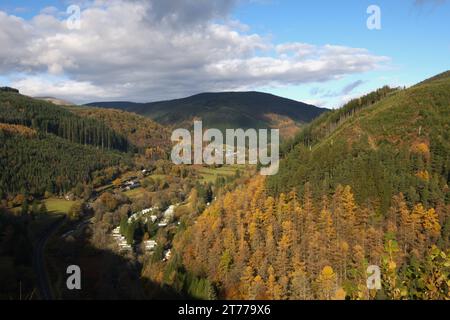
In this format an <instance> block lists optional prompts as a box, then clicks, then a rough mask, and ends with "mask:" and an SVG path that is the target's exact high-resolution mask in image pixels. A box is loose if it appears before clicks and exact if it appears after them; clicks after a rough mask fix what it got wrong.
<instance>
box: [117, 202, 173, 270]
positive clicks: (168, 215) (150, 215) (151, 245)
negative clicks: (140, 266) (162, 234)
mask: <svg viewBox="0 0 450 320" xmlns="http://www.w3.org/2000/svg"><path fill="white" fill-rule="evenodd" d="M175 208H176V205H171V206H169V207H168V208H167V209H166V210H165V211H163V213H162V214H158V213H157V211H158V210H159V208H158V207H152V208H146V209H143V210H141V211H139V212H136V213H134V214H132V215H131V216H130V217H129V218H128V221H127V223H128V224H131V223H133V222H138V221H140V222H142V223H144V224H147V223H152V224H155V223H156V226H157V227H158V228H165V227H167V226H169V224H171V223H172V222H173V218H174V211H175ZM111 236H112V238H113V239H114V240H115V242H116V244H117V246H118V250H119V252H120V253H123V254H124V253H131V252H138V251H139V246H140V248H141V249H142V250H143V251H144V252H143V253H144V254H145V253H149V254H152V253H153V252H154V250H155V249H156V247H157V245H158V243H157V242H156V241H155V240H153V239H146V240H143V241H142V243H136V242H135V241H133V243H131V244H130V243H129V241H127V239H126V237H125V235H123V234H121V232H120V226H118V227H116V228H115V229H113V230H112V232H111ZM170 256H171V248H164V252H163V261H167V260H169V259H170Z"/></svg>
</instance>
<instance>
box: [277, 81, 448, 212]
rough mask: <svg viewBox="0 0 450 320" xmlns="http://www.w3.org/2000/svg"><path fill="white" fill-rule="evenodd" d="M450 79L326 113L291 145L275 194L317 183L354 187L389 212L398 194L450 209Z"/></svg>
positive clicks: (384, 92)
mask: <svg viewBox="0 0 450 320" xmlns="http://www.w3.org/2000/svg"><path fill="white" fill-rule="evenodd" d="M449 129H450V73H449V72H446V73H442V74H440V75H437V76H435V77H433V78H431V79H428V80H425V81H423V82H421V83H420V84H418V85H415V86H413V87H411V88H409V89H405V90H403V89H392V88H389V87H384V88H382V89H380V90H377V91H375V92H373V93H371V94H368V95H366V96H364V97H361V98H359V99H355V100H353V101H351V102H349V103H348V104H347V105H346V106H344V107H343V108H342V109H340V110H334V111H332V112H330V113H327V114H324V115H322V116H321V117H319V118H318V119H316V120H314V121H313V122H312V123H311V124H309V125H308V126H306V127H305V128H304V129H303V130H302V131H301V132H300V133H299V134H298V135H297V137H296V138H295V139H294V140H293V141H291V143H290V144H287V145H285V146H284V148H283V149H284V150H283V151H284V159H283V160H282V161H281V163H280V172H279V174H278V175H276V176H273V177H270V178H269V179H268V188H269V189H270V190H271V191H272V192H273V193H274V194H279V193H280V192H288V191H289V190H291V189H292V188H297V190H299V191H302V190H303V188H304V185H305V184H306V183H309V184H310V186H311V187H312V189H313V190H314V192H315V193H316V194H328V193H331V192H333V190H336V187H337V186H338V185H339V184H341V185H350V186H351V187H352V189H353V190H354V192H355V196H356V199H357V200H358V202H359V203H364V202H366V201H370V203H371V204H372V205H376V206H379V208H380V211H381V212H382V213H384V214H386V210H387V208H388V207H389V204H390V201H391V199H392V197H393V196H394V195H397V194H399V193H400V192H402V193H403V194H404V195H405V197H406V199H407V201H408V203H409V204H413V203H417V202H421V203H423V204H424V205H427V206H437V205H439V204H441V203H443V202H445V203H447V204H448V203H450V192H449V191H450V190H449V187H448V186H449V185H450V134H449V132H450V131H449Z"/></svg>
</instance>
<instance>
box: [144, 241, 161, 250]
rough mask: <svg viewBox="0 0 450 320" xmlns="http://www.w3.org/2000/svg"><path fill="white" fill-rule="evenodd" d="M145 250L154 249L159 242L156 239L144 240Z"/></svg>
mask: <svg viewBox="0 0 450 320" xmlns="http://www.w3.org/2000/svg"><path fill="white" fill-rule="evenodd" d="M143 244H144V249H145V251H152V250H154V249H155V248H156V246H157V245H158V243H157V242H156V241H155V240H146V241H143Z"/></svg>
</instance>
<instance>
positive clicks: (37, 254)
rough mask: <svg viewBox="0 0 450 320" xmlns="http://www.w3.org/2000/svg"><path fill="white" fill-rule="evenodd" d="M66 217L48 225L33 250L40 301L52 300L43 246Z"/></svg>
mask: <svg viewBox="0 0 450 320" xmlns="http://www.w3.org/2000/svg"><path fill="white" fill-rule="evenodd" d="M65 219H66V217H65V216H64V217H62V218H59V219H58V220H57V221H55V222H53V223H52V224H51V225H49V226H48V227H47V228H46V229H45V230H44V231H43V232H42V233H41V234H40V235H39V237H38V240H37V242H36V244H35V246H34V250H33V267H34V271H35V274H36V277H37V279H36V280H37V287H38V291H39V296H40V298H41V299H42V300H53V294H52V290H51V285H50V281H49V279H48V274H47V269H46V267H45V256H44V251H45V245H46V244H47V241H48V239H49V238H50V237H51V236H52V234H53V233H54V232H55V231H56V230H57V229H58V228H59V226H60V225H61V224H62V223H63V222H64V220H65Z"/></svg>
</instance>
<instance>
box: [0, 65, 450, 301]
mask: <svg viewBox="0 0 450 320" xmlns="http://www.w3.org/2000/svg"><path fill="white" fill-rule="evenodd" d="M251 96H252V95H250V97H251ZM258 96H259V95H258ZM449 106H450V74H449V73H448V72H447V73H443V74H440V75H438V76H436V77H433V78H431V79H428V80H426V81H424V82H421V83H419V84H417V85H415V86H413V87H411V88H408V89H406V88H389V87H383V88H381V89H379V90H376V91H374V92H372V93H369V94H368V95H365V96H363V97H361V98H359V99H355V100H352V101H350V102H349V103H348V104H346V105H345V106H344V107H343V108H341V109H339V110H334V111H329V112H326V113H322V114H321V115H319V116H318V117H317V118H315V120H313V121H312V122H310V123H309V124H307V125H304V126H303V129H302V130H301V131H300V132H299V133H298V134H297V135H296V136H294V137H291V138H290V139H286V140H284V143H283V146H282V148H281V161H280V171H279V173H278V174H277V175H275V176H271V177H263V176H259V175H258V174H257V172H258V168H257V167H256V166H250V165H244V166H239V165H233V166H229V165H223V166H222V165H212V166H206V165H205V166H203V165H175V164H174V163H172V162H171V161H170V160H168V159H169V158H168V157H169V153H170V142H169V140H168V139H169V136H170V135H169V132H170V131H169V130H168V128H167V127H163V126H161V125H159V124H157V123H155V122H154V121H153V120H150V119H148V118H144V117H143V116H141V115H138V114H132V113H129V112H125V111H118V110H110V109H100V108H92V107H77V106H69V107H67V106H65V107H63V106H57V105H53V104H51V103H48V102H43V101H40V100H35V99H32V98H30V97H26V96H22V95H20V94H19V93H17V92H16V91H14V90H12V89H8V90H3V89H0V142H1V146H2V147H1V149H0V165H1V168H2V170H1V171H0V200H1V204H0V269H1V272H0V280H1V281H2V282H1V283H2V285H1V286H0V298H2V299H18V296H23V297H27V298H29V299H35V298H42V297H43V296H42V293H41V292H40V288H39V283H41V282H42V281H40V280H42V279H41V278H40V274H39V272H36V261H37V260H39V259H38V258H36V257H41V256H42V255H44V253H43V249H42V247H41V246H39V245H38V244H39V243H41V244H42V241H43V240H45V241H47V245H46V247H45V258H46V259H45V268H48V273H49V280H48V285H49V286H51V287H52V289H53V290H52V293H53V294H54V296H55V298H60V299H165V298H171V299H174V298H175V299H180V298H189V299H283V300H284V299H324V300H332V299H394V300H398V299H429V300H435V299H450V291H449V286H450V282H449V278H450V252H449V247H450V246H449V245H450V188H449V183H450V134H449V129H450V108H449ZM192 120H194V119H192ZM177 124H178V123H176V125H177ZM52 226H56V229H55V230H52V232H50V233H49V231H48V230H51V229H52ZM33 262H34V263H33ZM73 263H76V264H78V265H79V266H80V268H81V270H83V275H84V278H83V279H84V280H83V281H84V282H83V284H82V285H83V290H82V291H70V290H67V288H66V287H65V279H64V276H65V274H66V268H67V265H70V264H73ZM369 266H377V267H379V269H380V271H381V289H380V290H378V289H369V288H368V286H367V279H368V276H369V274H368V273H367V270H368V267H369ZM18 293H20V295H18Z"/></svg>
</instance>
